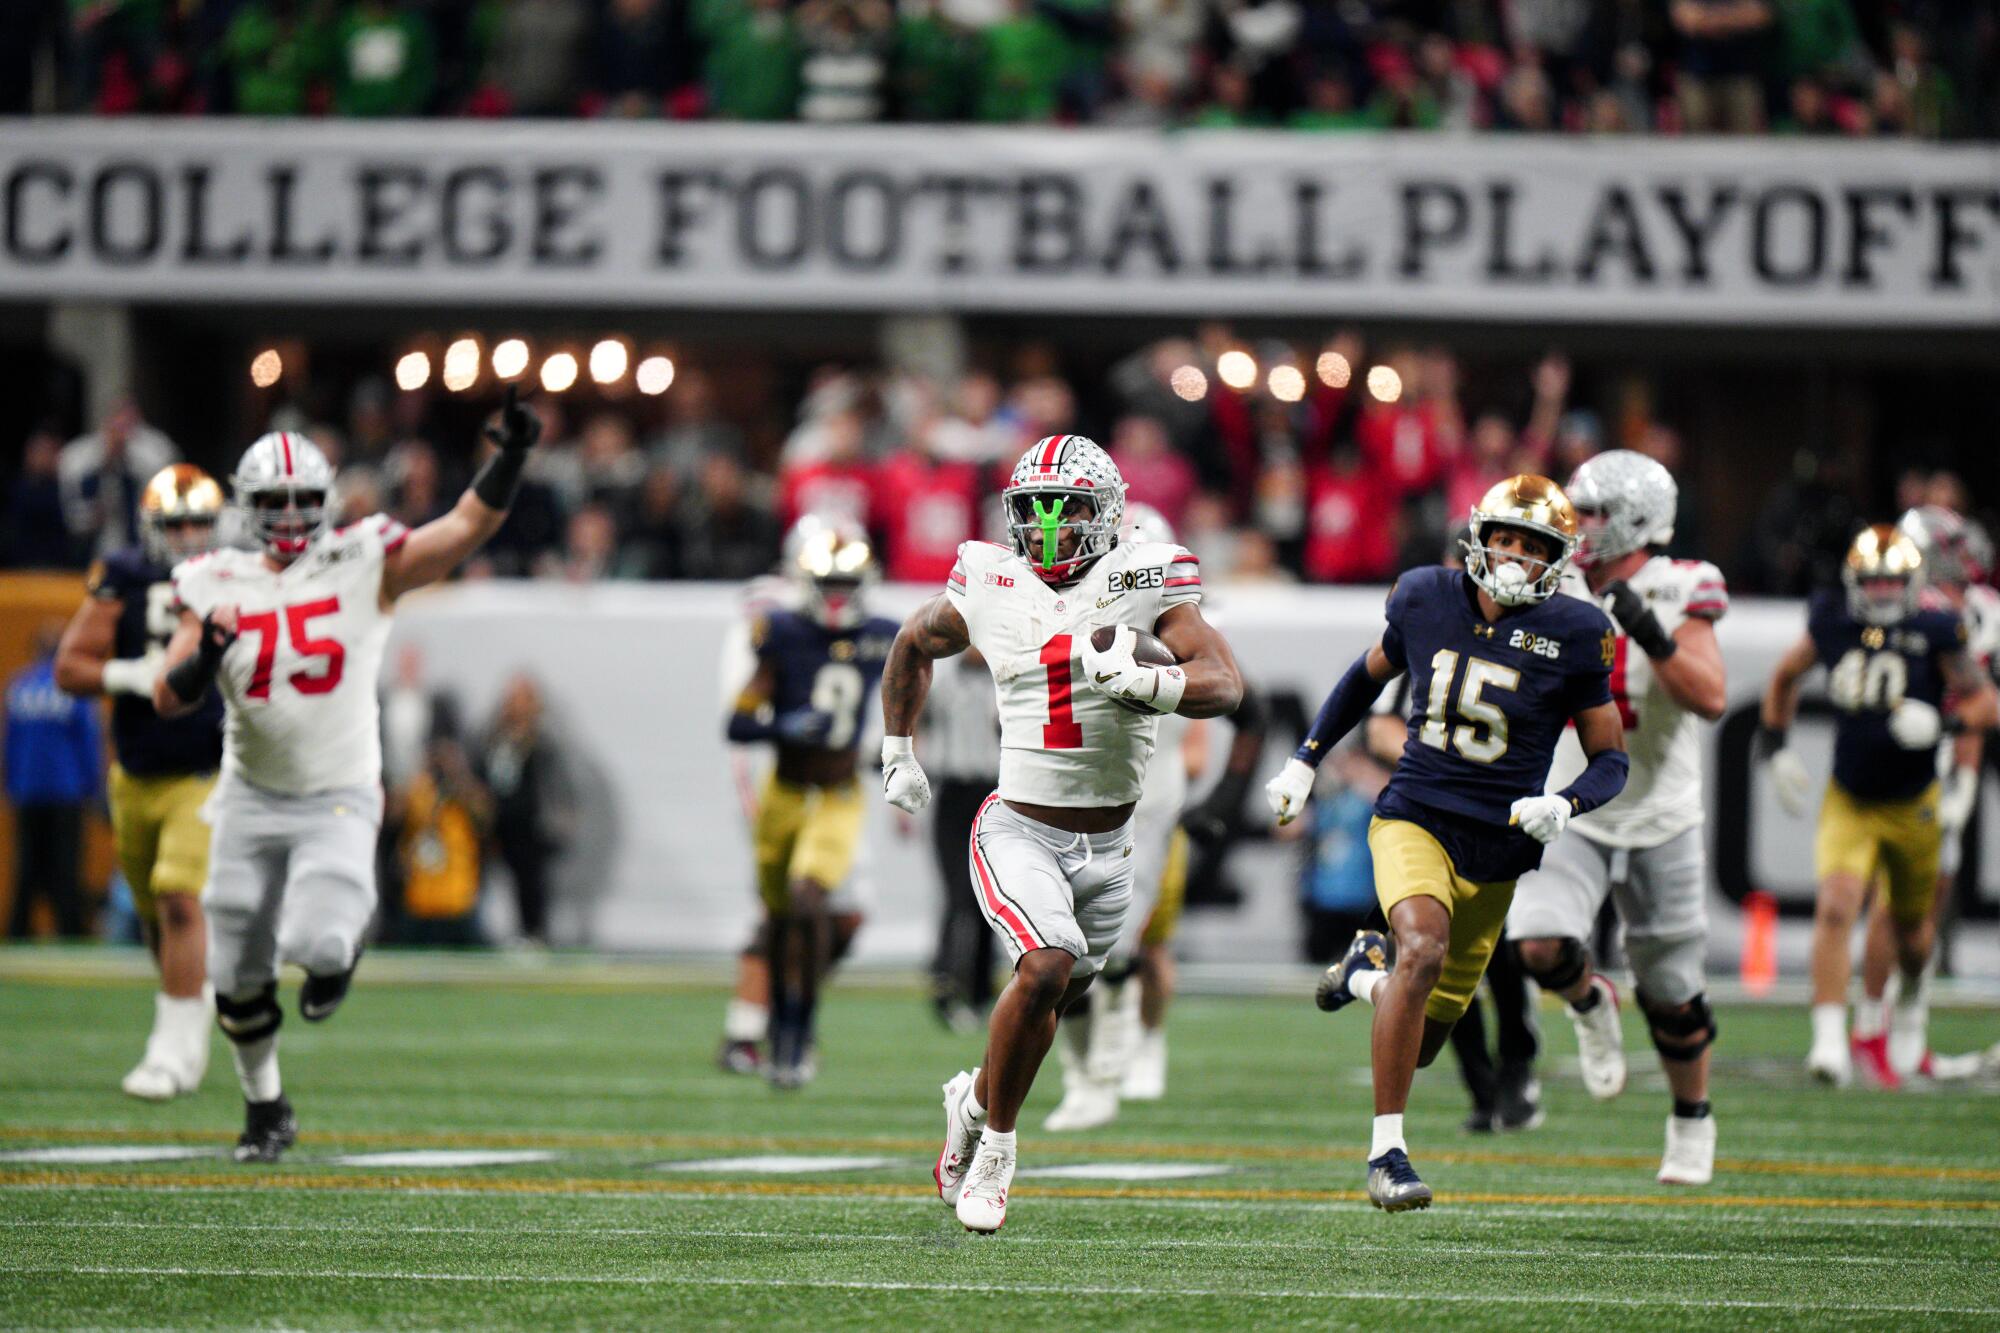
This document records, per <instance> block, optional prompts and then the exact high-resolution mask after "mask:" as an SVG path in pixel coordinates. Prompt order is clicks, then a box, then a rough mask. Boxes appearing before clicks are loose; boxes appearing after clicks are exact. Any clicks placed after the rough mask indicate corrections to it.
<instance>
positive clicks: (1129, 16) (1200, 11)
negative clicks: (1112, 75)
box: [1115, 0, 1210, 110]
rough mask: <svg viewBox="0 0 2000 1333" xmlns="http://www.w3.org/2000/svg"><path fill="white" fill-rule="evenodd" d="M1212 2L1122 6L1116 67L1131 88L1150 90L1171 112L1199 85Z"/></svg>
mask: <svg viewBox="0 0 2000 1333" xmlns="http://www.w3.org/2000/svg"><path fill="white" fill-rule="evenodd" d="M1209 11H1210V0H1118V5H1117V18H1118V32H1119V36H1118V43H1117V51H1116V57H1115V58H1116V61H1117V66H1118V72H1119V74H1120V75H1121V76H1122V77H1123V78H1124V80H1125V82H1126V85H1127V87H1128V88H1137V87H1140V86H1145V87H1147V88H1150V89H1152V90H1154V91H1153V95H1154V97H1156V98H1157V99H1159V101H1160V102H1161V103H1162V104H1163V105H1164V106H1165V107H1166V108H1167V109H1168V110H1171V109H1172V105H1173V103H1174V101H1175V100H1177V99H1178V98H1180V97H1182V96H1183V95H1185V94H1186V92H1187V91H1188V89H1189V87H1190V86H1191V85H1192V84H1193V82H1194V53H1195V46H1196V44H1197V43H1199V42H1200V41H1201V38H1202V30H1203V28H1204V27H1205V26H1206V25H1207V22H1208V16H1209Z"/></svg>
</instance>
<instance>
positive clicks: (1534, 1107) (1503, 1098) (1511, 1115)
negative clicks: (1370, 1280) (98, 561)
mask: <svg viewBox="0 0 2000 1333" xmlns="http://www.w3.org/2000/svg"><path fill="white" fill-rule="evenodd" d="M1541 1125H1542V1082H1541V1080H1540V1079H1538V1078H1536V1077H1535V1074H1534V1070H1533V1069H1532V1068H1531V1067H1530V1066H1528V1065H1523V1064H1510V1065H1502V1066H1500V1082H1499V1086H1498V1087H1497V1088H1495V1089H1494V1105H1493V1127H1494V1128H1495V1129H1498V1130H1502V1131H1505V1132H1507V1133H1512V1132H1514V1131H1515V1130H1523V1129H1540V1128H1541Z"/></svg>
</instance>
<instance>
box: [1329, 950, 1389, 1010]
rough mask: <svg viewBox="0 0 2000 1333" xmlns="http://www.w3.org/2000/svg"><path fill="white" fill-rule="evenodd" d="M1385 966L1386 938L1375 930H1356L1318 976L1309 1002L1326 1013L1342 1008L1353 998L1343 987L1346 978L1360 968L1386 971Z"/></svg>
mask: <svg viewBox="0 0 2000 1333" xmlns="http://www.w3.org/2000/svg"><path fill="white" fill-rule="evenodd" d="M1388 970H1389V941H1388V940H1386V939H1384V938H1383V937H1382V932H1381V931H1379V930H1361V931H1356V932H1355V934H1354V940H1353V942H1352V943H1351V944H1349V945H1348V946H1347V952H1346V953H1344V954H1342V955H1341V957H1340V961H1339V962H1337V963H1335V964H1334V965H1333V966H1332V967H1329V968H1328V969H1327V970H1326V972H1325V973H1324V974H1323V975H1322V976H1321V977H1320V979H1319V988H1318V989H1317V990H1315V991H1314V992H1313V1003H1314V1004H1316V1005H1318V1006H1319V1007H1320V1008H1321V1009H1322V1010H1324V1011H1325V1012H1326V1013H1329V1014H1330V1013H1332V1012H1333V1011H1334V1010H1336V1009H1345V1008H1346V1007H1347V1006H1348V1005H1350V1004H1352V1003H1353V1002H1354V992H1353V991H1351V990H1349V989H1348V988H1347V983H1348V980H1349V979H1350V978H1352V977H1356V976H1359V975H1360V974H1361V973H1363V972H1386V971H1388Z"/></svg>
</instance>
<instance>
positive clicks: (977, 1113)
mask: <svg viewBox="0 0 2000 1333" xmlns="http://www.w3.org/2000/svg"><path fill="white" fill-rule="evenodd" d="M972 1086H973V1088H977V1087H978V1086H979V1083H978V1076H977V1075H974V1081H973V1084H972ZM965 1118H966V1119H967V1120H970V1121H971V1122H972V1123H973V1124H975V1125H977V1124H981V1123H984V1121H985V1119H986V1108H985V1107H983V1106H981V1105H980V1104H979V1094H978V1093H977V1092H974V1091H971V1090H967V1092H966V1094H965Z"/></svg>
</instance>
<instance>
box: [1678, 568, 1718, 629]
mask: <svg viewBox="0 0 2000 1333" xmlns="http://www.w3.org/2000/svg"><path fill="white" fill-rule="evenodd" d="M1685 610H1686V611H1687V613H1688V615H1689V616H1691V617H1694V618H1697V619H1701V620H1720V619H1722V617H1723V616H1724V615H1726V614H1728V612H1729V584H1728V583H1727V582H1726V581H1724V579H1723V577H1722V571H1721V570H1719V569H1717V568H1716V567H1715V566H1714V565H1711V564H1709V563H1708V562H1707V561H1705V560H1704V561H1702V562H1701V563H1700V564H1698V565H1696V566H1695V568H1694V577H1693V578H1692V579H1691V580H1689V583H1688V595H1687V606H1686V608H1685Z"/></svg>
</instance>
